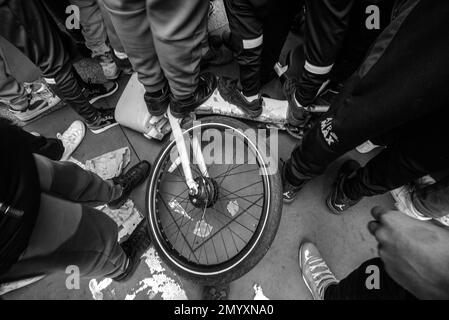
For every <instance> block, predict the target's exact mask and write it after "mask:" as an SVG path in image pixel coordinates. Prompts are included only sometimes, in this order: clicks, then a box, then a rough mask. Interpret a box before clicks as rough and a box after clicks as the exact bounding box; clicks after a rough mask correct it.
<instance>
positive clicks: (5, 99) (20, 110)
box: [0, 38, 54, 121]
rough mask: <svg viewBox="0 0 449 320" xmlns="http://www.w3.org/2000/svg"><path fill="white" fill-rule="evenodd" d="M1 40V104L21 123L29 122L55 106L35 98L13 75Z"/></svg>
mask: <svg viewBox="0 0 449 320" xmlns="http://www.w3.org/2000/svg"><path fill="white" fill-rule="evenodd" d="M3 41H5V40H4V39H3V38H2V39H0V102H2V103H4V104H6V105H7V106H8V107H9V111H10V112H11V113H12V114H14V116H16V118H17V119H19V120H20V121H29V120H32V119H34V118H35V117H37V116H39V115H40V114H42V113H43V112H45V111H47V110H48V109H50V108H51V107H53V106H54V105H49V104H48V102H47V101H45V99H41V98H33V97H32V95H31V92H27V90H26V88H25V86H24V85H23V84H22V83H19V82H18V81H17V80H16V79H15V78H14V77H13V75H12V72H11V70H10V68H9V66H8V60H7V58H6V56H5V54H4V49H3V46H2V43H1V42H3Z"/></svg>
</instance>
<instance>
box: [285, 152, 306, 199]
mask: <svg viewBox="0 0 449 320" xmlns="http://www.w3.org/2000/svg"><path fill="white" fill-rule="evenodd" d="M281 163H282V164H281V165H282V167H281V179H282V198H283V200H284V203H287V204H288V203H292V202H293V201H295V199H296V196H297V195H298V192H299V191H301V189H302V188H303V187H304V185H305V184H306V183H307V182H308V181H309V179H304V180H303V181H302V183H301V184H300V185H299V186H294V185H292V184H291V183H290V182H288V180H287V174H286V167H285V166H286V162H285V161H283V160H282V159H281Z"/></svg>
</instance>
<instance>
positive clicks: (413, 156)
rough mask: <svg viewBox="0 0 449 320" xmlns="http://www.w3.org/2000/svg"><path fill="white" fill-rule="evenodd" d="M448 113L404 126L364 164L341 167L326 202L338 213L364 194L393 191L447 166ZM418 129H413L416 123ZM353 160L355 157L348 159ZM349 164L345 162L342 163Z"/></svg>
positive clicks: (448, 150)
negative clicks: (397, 135)
mask: <svg viewBox="0 0 449 320" xmlns="http://www.w3.org/2000/svg"><path fill="white" fill-rule="evenodd" d="M447 117H449V112H447V111H444V110H443V111H442V112H435V113H434V114H432V115H429V116H428V117H424V118H422V119H420V120H418V121H416V122H414V125H409V124H407V125H405V126H404V130H406V131H407V132H405V133H402V134H400V135H399V136H402V138H399V139H398V140H396V141H395V142H393V143H391V144H390V145H388V146H387V147H386V148H385V149H384V150H382V151H381V152H380V153H379V154H378V155H377V156H375V157H374V158H373V159H371V160H370V161H369V162H368V163H367V164H366V165H365V166H364V167H362V168H357V167H358V165H354V166H353V167H352V169H348V170H340V172H341V173H340V174H338V177H337V179H336V182H335V186H334V189H333V191H332V192H331V194H330V196H329V198H328V200H327V204H328V206H329V209H330V210H332V211H333V212H334V213H337V214H339V213H341V212H343V211H345V210H346V209H348V208H349V207H351V206H353V205H355V204H356V203H357V202H359V201H360V200H361V199H362V198H363V197H365V196H374V195H378V194H383V193H386V192H388V191H391V190H394V189H396V188H398V187H401V186H403V185H406V184H408V183H411V182H413V181H415V180H416V179H418V178H421V177H422V176H424V175H427V174H429V173H432V172H437V171H440V170H443V169H446V168H447V163H448V161H449V146H447V144H446V143H445V141H447V139H448V138H449V134H448V132H447V130H446V129H445V127H446V118H447ZM418 125H419V126H420V129H421V130H420V131H416V128H417V126H418ZM350 162H354V160H350ZM344 166H346V167H348V165H347V164H346V165H344Z"/></svg>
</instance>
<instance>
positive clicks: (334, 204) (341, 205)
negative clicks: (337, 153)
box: [326, 160, 363, 214]
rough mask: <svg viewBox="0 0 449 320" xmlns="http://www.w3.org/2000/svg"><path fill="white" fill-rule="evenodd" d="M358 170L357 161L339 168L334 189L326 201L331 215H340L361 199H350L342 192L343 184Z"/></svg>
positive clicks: (351, 161)
mask: <svg viewBox="0 0 449 320" xmlns="http://www.w3.org/2000/svg"><path fill="white" fill-rule="evenodd" d="M359 168H360V164H359V163H358V162H357V161H354V160H348V161H346V162H345V163H344V164H343V165H342V166H341V168H340V170H338V174H337V179H336V180H335V184H334V188H333V190H332V192H331V193H330V195H329V197H327V200H326V203H327V206H328V207H329V210H330V211H332V213H334V214H341V213H343V212H344V211H345V210H347V209H349V208H350V207H352V206H354V205H356V204H357V203H358V202H359V201H360V200H361V199H362V198H363V197H360V198H358V199H357V200H353V199H350V198H348V197H347V196H346V195H345V193H344V191H343V185H344V184H345V182H346V181H347V180H348V179H350V178H352V177H353V176H354V175H355V173H356V172H357V170H358V169H359Z"/></svg>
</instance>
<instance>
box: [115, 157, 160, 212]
mask: <svg viewBox="0 0 449 320" xmlns="http://www.w3.org/2000/svg"><path fill="white" fill-rule="evenodd" d="M150 169H151V165H150V163H149V162H148V161H145V160H144V161H141V162H139V163H138V164H136V165H135V166H134V167H132V168H131V169H129V170H128V171H127V172H126V173H123V174H121V175H120V176H118V177H116V178H114V179H112V181H113V182H114V183H115V184H119V185H121V186H122V195H121V196H120V198H118V199H115V200H114V201H111V202H109V203H108V206H109V208H111V209H118V208H120V207H121V206H122V205H123V204H124V203H125V202H126V200H127V199H128V197H129V195H130V194H131V191H133V190H134V189H135V188H136V187H137V186H138V185H140V184H141V183H142V182H144V181H145V179H146V178H147V177H148V176H149V175H150Z"/></svg>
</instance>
